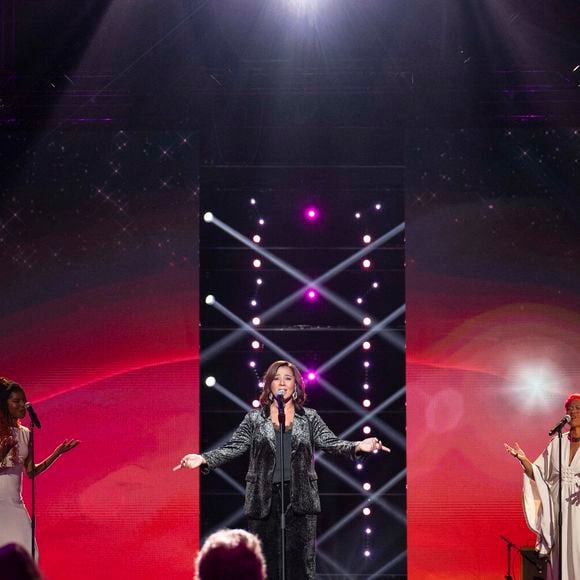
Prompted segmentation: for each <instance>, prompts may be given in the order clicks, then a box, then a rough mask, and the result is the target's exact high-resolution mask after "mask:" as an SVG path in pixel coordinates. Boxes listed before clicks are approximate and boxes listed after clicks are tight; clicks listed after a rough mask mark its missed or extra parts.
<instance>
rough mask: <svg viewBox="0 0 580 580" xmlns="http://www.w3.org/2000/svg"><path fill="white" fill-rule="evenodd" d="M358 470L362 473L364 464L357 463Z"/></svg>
mask: <svg viewBox="0 0 580 580" xmlns="http://www.w3.org/2000/svg"><path fill="white" fill-rule="evenodd" d="M356 468H357V469H358V470H359V471H360V470H361V469H362V468H363V466H362V463H357V464H356Z"/></svg>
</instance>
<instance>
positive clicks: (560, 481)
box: [558, 425, 564, 580]
mask: <svg viewBox="0 0 580 580" xmlns="http://www.w3.org/2000/svg"><path fill="white" fill-rule="evenodd" d="M563 426H564V425H562V426H561V427H560V428H559V429H558V580H562V427H563Z"/></svg>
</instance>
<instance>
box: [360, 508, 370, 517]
mask: <svg viewBox="0 0 580 580" xmlns="http://www.w3.org/2000/svg"><path fill="white" fill-rule="evenodd" d="M362 513H363V516H370V515H371V508H368V507H366V508H363V511H362Z"/></svg>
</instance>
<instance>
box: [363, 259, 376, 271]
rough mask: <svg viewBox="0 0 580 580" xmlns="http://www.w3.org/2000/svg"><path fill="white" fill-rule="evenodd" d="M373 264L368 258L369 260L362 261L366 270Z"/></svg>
mask: <svg viewBox="0 0 580 580" xmlns="http://www.w3.org/2000/svg"><path fill="white" fill-rule="evenodd" d="M372 265H373V263H372V262H371V261H370V260H368V259H367V260H363V262H362V267H363V268H364V269H365V270H368V269H369V268H370V267H371V266H372Z"/></svg>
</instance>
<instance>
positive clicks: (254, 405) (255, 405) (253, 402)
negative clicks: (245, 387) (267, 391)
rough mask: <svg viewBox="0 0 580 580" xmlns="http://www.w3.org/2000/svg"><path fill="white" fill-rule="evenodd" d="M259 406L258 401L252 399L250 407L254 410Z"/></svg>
mask: <svg viewBox="0 0 580 580" xmlns="http://www.w3.org/2000/svg"><path fill="white" fill-rule="evenodd" d="M259 406H260V401H258V399H254V400H253V401H252V407H254V409H257V408H258V407H259Z"/></svg>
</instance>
